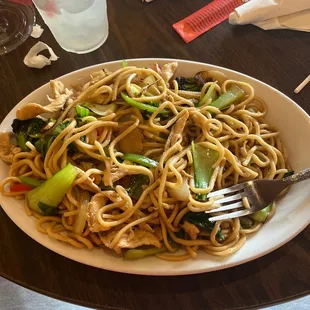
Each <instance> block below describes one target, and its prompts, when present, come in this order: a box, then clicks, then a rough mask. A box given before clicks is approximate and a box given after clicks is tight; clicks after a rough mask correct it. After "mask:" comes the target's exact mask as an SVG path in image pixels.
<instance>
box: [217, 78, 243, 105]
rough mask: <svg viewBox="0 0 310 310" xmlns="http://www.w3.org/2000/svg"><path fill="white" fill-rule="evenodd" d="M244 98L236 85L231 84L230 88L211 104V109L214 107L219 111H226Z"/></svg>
mask: <svg viewBox="0 0 310 310" xmlns="http://www.w3.org/2000/svg"><path fill="white" fill-rule="evenodd" d="M244 96H245V92H244V91H243V90H242V89H241V88H240V87H239V86H237V85H235V84H233V85H232V87H231V88H230V89H229V90H228V91H227V92H226V93H224V94H222V95H221V96H220V97H218V98H217V99H216V100H215V101H213V102H212V103H211V106H212V107H216V108H218V109H219V110H223V109H226V108H227V107H229V106H230V105H231V104H233V103H236V102H238V101H239V100H241V99H242V98H243V97H244Z"/></svg>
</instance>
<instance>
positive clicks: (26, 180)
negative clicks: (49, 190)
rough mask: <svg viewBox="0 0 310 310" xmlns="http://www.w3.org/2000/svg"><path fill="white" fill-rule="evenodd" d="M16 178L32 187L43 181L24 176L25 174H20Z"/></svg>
mask: <svg viewBox="0 0 310 310" xmlns="http://www.w3.org/2000/svg"><path fill="white" fill-rule="evenodd" d="M18 178H19V180H20V181H21V182H22V183H23V184H25V185H30V186H33V187H38V186H40V185H41V184H42V183H43V181H41V180H38V179H35V178H30V177H25V176H20V177H18Z"/></svg>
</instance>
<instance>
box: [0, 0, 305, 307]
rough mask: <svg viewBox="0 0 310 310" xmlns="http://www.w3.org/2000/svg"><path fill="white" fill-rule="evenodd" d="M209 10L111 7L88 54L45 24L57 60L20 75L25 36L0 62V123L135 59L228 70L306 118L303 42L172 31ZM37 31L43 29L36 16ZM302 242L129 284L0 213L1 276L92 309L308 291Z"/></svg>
mask: <svg viewBox="0 0 310 310" xmlns="http://www.w3.org/2000/svg"><path fill="white" fill-rule="evenodd" d="M208 2H209V1H203V0H191V1H186V0H179V1H171V0H170V1H169V0H155V2H153V3H151V4H146V3H142V2H141V1H140V0H114V1H112V0H110V1H108V9H109V20H110V34H109V38H108V40H107V41H106V43H105V44H104V45H103V46H102V47H101V48H100V49H98V50H97V51H95V52H92V53H89V54H86V55H77V54H72V53H67V52H65V51H64V50H62V49H61V48H60V47H59V46H58V44H57V43H56V41H55V40H54V38H53V36H52V35H51V33H50V31H49V30H48V28H47V27H46V26H45V27H44V29H45V31H44V33H43V35H42V37H41V38H40V40H42V41H43V42H46V43H47V44H49V45H50V46H51V47H53V49H54V51H55V53H56V54H57V55H58V56H59V60H58V61H57V62H55V63H53V64H52V66H49V67H45V68H44V69H42V70H37V69H30V68H27V67H26V66H25V65H24V64H23V58H24V56H25V54H26V53H27V52H28V50H29V48H30V47H31V46H33V45H34V44H35V43H36V41H37V40H35V39H32V38H29V39H28V40H27V41H26V42H25V43H24V44H23V45H22V46H20V47H19V48H18V49H17V50H15V51H13V52H11V53H10V54H8V55H6V56H3V57H0V103H1V110H0V120H1V121H2V120H3V118H4V117H5V116H6V114H7V113H8V112H9V111H10V110H11V109H12V108H13V107H14V105H16V104H17V103H18V102H19V101H20V100H21V99H22V98H23V97H25V96H26V95H27V94H29V93H30V92H32V91H33V90H35V89H36V88H37V87H39V86H41V85H42V84H45V83H46V82H48V81H49V80H50V79H52V78H56V77H58V76H60V75H63V74H65V73H68V72H71V71H74V70H77V69H80V68H83V67H85V66H89V65H93V64H98V63H102V62H106V61H111V60H116V59H124V58H139V57H169V58H179V59H188V60H196V61H202V62H206V63H211V64H215V65H220V66H223V67H227V68H230V69H234V70H237V71H240V72H243V73H246V74H248V75H251V76H253V77H256V78H257V79H260V80H262V81H264V82H266V83H267V84H270V85H272V86H274V87H276V88H277V89H279V90H280V91H282V92H283V93H285V94H286V95H288V96H289V97H291V98H292V99H293V100H295V101H296V102H297V103H298V104H299V105H300V106H301V107H302V108H304V109H305V110H306V111H307V112H308V113H310V102H309V98H310V87H309V86H308V87H306V88H305V89H304V90H303V91H302V92H301V93H300V94H298V95H295V94H294V93H293V90H294V88H295V87H296V86H297V85H298V84H299V83H300V82H301V81H302V80H303V79H304V78H305V77H306V76H307V75H308V74H309V73H310V72H309V70H310V57H309V54H310V35H309V34H308V33H303V32H294V31H283V30H282V31H281V30H278V31H268V32H266V31H263V30H261V29H259V28H256V27H254V26H251V25H248V26H239V27H233V26H231V25H229V24H228V22H224V23H222V24H220V25H219V26H217V27H216V28H214V29H212V30H210V31H209V32H207V33H206V34H204V35H203V36H201V37H200V38H198V39H196V40H195V41H193V42H192V43H190V44H185V43H184V42H183V41H182V39H181V38H180V37H179V36H178V35H177V33H176V32H175V31H174V29H173V28H172V24H173V23H175V22H176V21H179V20H181V19H182V18H184V17H185V16H187V15H189V14H190V13H191V12H194V11H196V10H198V9H199V8H201V7H202V6H203V5H205V4H207V3H208ZM38 23H39V24H41V25H44V24H43V22H42V20H41V18H40V17H39V16H38ZM291 125H292V124H291ZM297 138H298V137H297ZM309 241H310V227H308V228H306V229H305V230H304V231H303V232H302V233H300V234H299V235H298V236H297V237H295V238H294V239H293V240H292V241H290V242H289V243H287V244H286V245H284V246H282V247H281V248H280V249H278V250H276V251H274V252H272V253H270V254H268V255H266V256H264V257H262V258H260V259H257V260H255V261H252V262H249V263H246V264H244V265H241V266H238V267H234V268H231V269H228V270H222V271H218V272H212V273H207V274H201V275H193V276H184V277H145V276H132V275H125V274H119V273H113V272H108V271H104V270H100V269H96V268H92V267H88V266H84V265H82V264H79V263H76V262H73V261H70V260H68V259H66V258H64V257H62V256H60V255H57V254H55V253H53V252H52V251H50V250H48V249H46V248H44V247H43V246H41V245H39V244H38V243H36V242H35V241H33V240H32V239H30V238H29V237H28V236H27V235H25V234H24V233H23V232H22V231H21V230H20V229H19V228H18V227H17V226H16V225H15V224H14V223H13V222H12V221H11V220H10V219H9V218H8V217H7V216H6V214H5V213H4V211H3V210H2V209H1V208H0V275H1V276H3V277H5V278H7V279H9V280H11V281H14V282H16V283H18V284H20V285H23V286H25V287H28V288H30V289H32V290H35V291H37V292H40V293H43V294H46V295H49V296H52V297H55V298H58V299H62V300H65V301H69V302H72V303H77V304H81V305H86V306H89V307H94V308H97V309H99V308H100V309H186V310H189V309H248V308H250V307H255V306H256V307H257V306H261V305H266V304H272V303H278V302H282V301H286V300H288V299H291V298H295V297H298V296H302V295H305V294H308V293H309V289H310V268H309V259H310V254H309V253H310V242H309ZM262 242H264V240H263V241H262ZM266 242H267V241H266Z"/></svg>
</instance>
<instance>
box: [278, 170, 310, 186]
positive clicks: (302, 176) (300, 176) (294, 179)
mask: <svg viewBox="0 0 310 310" xmlns="http://www.w3.org/2000/svg"><path fill="white" fill-rule="evenodd" d="M307 179H310V168H307V169H304V170H302V171H300V172H298V173H295V174H293V175H291V176H289V177H287V178H285V179H283V181H284V182H289V183H291V184H294V183H298V182H300V181H304V180H307Z"/></svg>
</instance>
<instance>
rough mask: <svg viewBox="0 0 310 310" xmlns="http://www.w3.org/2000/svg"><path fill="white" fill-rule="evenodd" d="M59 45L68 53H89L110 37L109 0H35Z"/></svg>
mask: <svg viewBox="0 0 310 310" xmlns="http://www.w3.org/2000/svg"><path fill="white" fill-rule="evenodd" d="M33 2H34V4H35V6H36V7H37V9H38V11H39V12H40V14H41V15H42V17H43V19H44V21H45V23H46V24H47V25H48V27H49V28H50V30H51V31H52V33H53V35H54V37H55V39H56V41H57V42H58V43H59V45H60V46H61V47H62V48H63V49H64V50H66V51H68V52H74V53H78V54H84V53H89V52H91V51H94V50H95V49H97V48H99V47H100V46H101V45H102V44H103V43H104V42H105V41H106V39H107V37H108V33H109V23H108V16H107V2H106V0H33Z"/></svg>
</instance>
